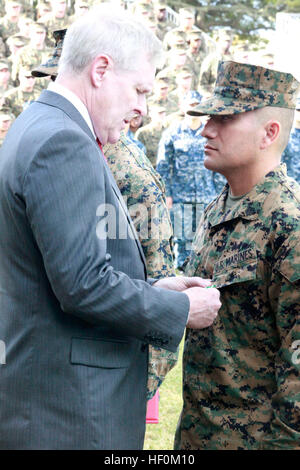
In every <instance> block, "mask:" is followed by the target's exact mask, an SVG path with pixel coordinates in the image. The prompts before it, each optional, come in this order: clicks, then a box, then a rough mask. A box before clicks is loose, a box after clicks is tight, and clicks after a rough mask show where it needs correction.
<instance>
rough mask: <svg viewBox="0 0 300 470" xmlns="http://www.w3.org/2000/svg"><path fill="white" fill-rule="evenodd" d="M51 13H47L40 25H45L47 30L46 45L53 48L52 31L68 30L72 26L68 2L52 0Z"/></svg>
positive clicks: (40, 20) (41, 19)
mask: <svg viewBox="0 0 300 470" xmlns="http://www.w3.org/2000/svg"><path fill="white" fill-rule="evenodd" d="M50 5H51V11H50V12H49V13H46V15H44V16H42V17H41V18H40V19H39V23H43V24H44V25H45V26H46V28H47V39H46V43H47V45H48V46H50V47H53V46H54V42H53V38H52V31H56V30H59V29H63V28H67V27H68V25H69V24H70V19H69V16H68V13H67V1H66V0H50Z"/></svg>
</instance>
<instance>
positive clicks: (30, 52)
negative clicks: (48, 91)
mask: <svg viewBox="0 0 300 470" xmlns="http://www.w3.org/2000/svg"><path fill="white" fill-rule="evenodd" d="M43 37H44V38H45V37H46V28H45V26H44V25H42V24H38V23H34V24H33V25H32V31H31V40H30V43H29V44H27V45H26V46H24V47H23V48H22V50H21V51H20V52H18V53H17V54H16V57H15V60H14V61H13V67H12V78H13V80H14V81H17V82H18V79H19V71H20V69H21V68H24V67H26V68H27V69H33V68H34V67H35V66H37V65H39V64H40V63H43V62H45V61H46V60H47V59H48V57H49V56H50V54H51V52H52V49H51V48H49V47H47V46H46V45H45V43H43V42H42V41H43ZM38 43H39V45H37V44H38ZM46 87H47V82H46V81H44V80H43V81H39V83H38V88H39V89H40V90H41V89H43V88H46Z"/></svg>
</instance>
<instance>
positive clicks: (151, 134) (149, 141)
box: [135, 121, 164, 169]
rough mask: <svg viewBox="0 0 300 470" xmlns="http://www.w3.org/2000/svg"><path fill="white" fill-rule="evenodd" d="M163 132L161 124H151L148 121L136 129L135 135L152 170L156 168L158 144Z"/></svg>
mask: <svg viewBox="0 0 300 470" xmlns="http://www.w3.org/2000/svg"><path fill="white" fill-rule="evenodd" d="M163 130H164V128H163V126H162V123H153V122H152V121H150V122H149V124H146V126H143V127H141V128H140V129H138V130H137V132H136V135H135V136H136V138H137V139H138V140H139V141H140V142H142V144H143V145H144V146H145V149H146V152H145V153H146V156H147V158H148V159H149V160H150V163H151V165H152V166H153V168H154V169H155V168H156V160H157V150H158V144H159V141H160V139H161V135H162V132H163Z"/></svg>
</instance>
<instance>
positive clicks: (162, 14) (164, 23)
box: [154, 2, 174, 41]
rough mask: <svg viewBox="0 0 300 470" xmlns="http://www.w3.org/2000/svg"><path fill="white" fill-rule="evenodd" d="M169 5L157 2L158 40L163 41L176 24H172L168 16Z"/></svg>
mask: <svg viewBox="0 0 300 470" xmlns="http://www.w3.org/2000/svg"><path fill="white" fill-rule="evenodd" d="M166 9H167V4H166V3H163V2H157V3H155V5H154V11H155V18H156V26H157V32H156V35H157V37H158V39H160V40H161V41H163V39H164V37H165V35H166V33H167V32H168V31H170V30H171V29H173V28H174V24H173V23H171V22H170V21H169V20H168V18H167V15H166Z"/></svg>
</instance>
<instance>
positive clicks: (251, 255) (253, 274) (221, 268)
mask: <svg viewBox="0 0 300 470" xmlns="http://www.w3.org/2000/svg"><path fill="white" fill-rule="evenodd" d="M256 278H257V255H256V252H255V251H254V250H253V249H248V250H244V251H241V252H238V253H234V254H231V255H230V256H225V257H223V258H221V259H219V260H218V261H217V262H216V263H215V265H214V274H213V283H214V285H215V286H216V287H217V288H221V287H225V286H230V285H232V284H237V283H244V282H249V281H254V280H255V279H256Z"/></svg>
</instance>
